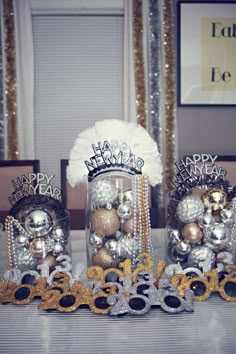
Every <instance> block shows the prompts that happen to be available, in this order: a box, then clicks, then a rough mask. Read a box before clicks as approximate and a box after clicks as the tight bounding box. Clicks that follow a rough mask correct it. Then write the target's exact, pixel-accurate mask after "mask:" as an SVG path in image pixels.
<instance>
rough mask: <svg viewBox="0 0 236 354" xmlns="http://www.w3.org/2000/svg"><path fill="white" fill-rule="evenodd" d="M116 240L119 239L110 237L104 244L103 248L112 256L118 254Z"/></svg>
mask: <svg viewBox="0 0 236 354" xmlns="http://www.w3.org/2000/svg"><path fill="white" fill-rule="evenodd" d="M118 242H119V241H116V240H114V239H111V240H107V241H106V243H105V245H104V246H105V248H106V249H107V250H109V251H110V252H111V254H112V256H118V252H119V251H118Z"/></svg>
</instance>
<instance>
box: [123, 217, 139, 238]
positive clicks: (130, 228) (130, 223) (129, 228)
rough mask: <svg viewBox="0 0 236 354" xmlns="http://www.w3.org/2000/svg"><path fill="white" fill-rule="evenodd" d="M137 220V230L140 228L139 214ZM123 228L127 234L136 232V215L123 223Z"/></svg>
mask: <svg viewBox="0 0 236 354" xmlns="http://www.w3.org/2000/svg"><path fill="white" fill-rule="evenodd" d="M135 220H136V228H135V229H136V230H137V229H138V216H136V218H135ZM121 230H122V231H124V232H125V233H126V234H132V233H133V232H134V216H133V215H131V217H130V218H129V219H128V220H127V221H126V222H125V223H124V224H121Z"/></svg>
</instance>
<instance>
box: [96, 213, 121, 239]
mask: <svg viewBox="0 0 236 354" xmlns="http://www.w3.org/2000/svg"><path fill="white" fill-rule="evenodd" d="M92 225H93V228H94V231H95V232H96V233H97V234H99V235H101V236H109V235H113V234H114V233H116V232H117V231H118V230H119V228H120V221H119V218H118V215H117V212H116V209H114V208H112V209H104V208H101V209H97V210H95V212H94V213H93V215H92Z"/></svg>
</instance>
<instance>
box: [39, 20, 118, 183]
mask: <svg viewBox="0 0 236 354" xmlns="http://www.w3.org/2000/svg"><path fill="white" fill-rule="evenodd" d="M32 18H33V39H34V57H35V151H36V158H37V159H39V160H40V167H41V171H43V172H46V173H48V174H55V178H54V185H59V184H60V159H66V158H68V157H69V152H70V149H71V148H72V146H73V144H74V141H75V139H76V137H77V135H78V133H79V132H81V131H82V130H84V129H85V128H87V127H89V126H91V125H93V124H94V123H95V121H97V120H102V119H111V118H116V119H123V17H122V16H121V15H108V16H103V15H88V16H85V15H55V16H54V15H34V16H33V17H32Z"/></svg>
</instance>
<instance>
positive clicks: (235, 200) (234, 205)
mask: <svg viewBox="0 0 236 354" xmlns="http://www.w3.org/2000/svg"><path fill="white" fill-rule="evenodd" d="M229 206H230V208H232V209H233V210H234V211H235V212H236V197H234V198H232V199H231V201H230V203H229Z"/></svg>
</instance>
